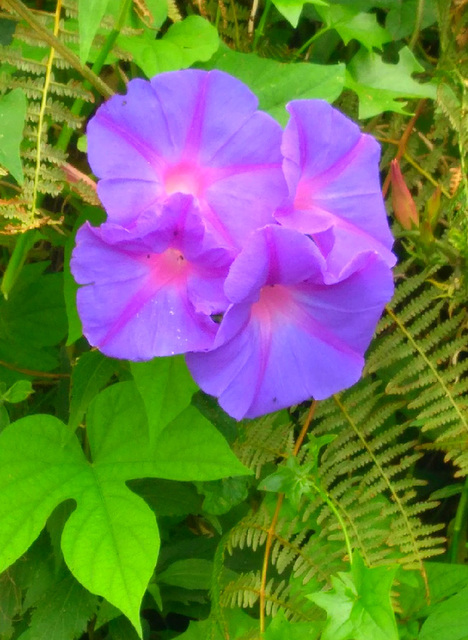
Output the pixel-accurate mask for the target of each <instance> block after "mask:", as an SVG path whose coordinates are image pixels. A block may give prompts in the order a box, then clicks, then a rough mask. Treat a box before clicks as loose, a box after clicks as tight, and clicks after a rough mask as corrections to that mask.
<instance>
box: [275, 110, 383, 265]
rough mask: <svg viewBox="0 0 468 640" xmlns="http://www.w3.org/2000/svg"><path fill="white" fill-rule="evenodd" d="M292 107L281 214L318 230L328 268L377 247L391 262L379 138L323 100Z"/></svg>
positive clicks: (285, 220) (287, 222)
mask: <svg viewBox="0 0 468 640" xmlns="http://www.w3.org/2000/svg"><path fill="white" fill-rule="evenodd" d="M287 109H288V111H289V112H290V114H291V118H290V120H289V122H288V125H287V126H286V129H285V131H284V135H283V144H282V150H283V155H284V164H283V168H284V173H285V177H286V181H287V183H288V187H289V201H288V203H287V205H284V206H282V207H281V208H280V209H279V211H278V212H277V214H276V218H277V220H278V221H279V222H280V223H281V224H282V225H284V226H287V227H289V228H292V229H297V230H298V231H301V232H302V233H306V234H310V235H311V236H313V238H314V240H315V242H316V244H317V245H318V246H319V247H320V248H321V250H322V253H324V254H325V255H327V257H328V269H329V270H333V271H335V272H339V271H340V270H341V268H342V266H343V265H345V264H347V263H348V262H349V261H350V260H352V259H353V257H354V256H355V255H356V254H357V253H360V252H362V251H376V252H377V253H379V254H380V255H381V256H382V258H383V259H384V260H385V262H386V263H387V264H388V265H389V266H390V267H392V266H393V265H394V264H395V256H394V255H393V254H392V253H391V248H392V245H393V237H392V235H391V233H390V229H389V227H388V222H387V216H386V213H385V207H384V203H383V198H382V193H381V188H380V180H379V157H380V147H379V144H378V142H377V141H376V140H375V139H374V138H373V137H372V136H369V135H367V134H363V133H361V131H360V130H359V127H358V126H357V125H356V124H355V123H354V122H352V121H351V120H349V119H348V118H347V117H346V116H344V115H343V114H342V113H340V112H339V111H338V110H337V109H334V108H333V107H332V106H331V105H329V104H328V103H326V102H324V101H322V100H296V101H293V102H290V103H289V104H288V106H287ZM331 247H333V252H332V253H331V254H330V253H329V252H330V248H331Z"/></svg>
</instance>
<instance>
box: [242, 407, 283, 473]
mask: <svg viewBox="0 0 468 640" xmlns="http://www.w3.org/2000/svg"><path fill="white" fill-rule="evenodd" d="M241 432H242V433H241V436H240V437H239V438H238V440H237V441H236V443H235V444H234V451H235V453H236V455H237V457H238V458H239V460H240V461H241V462H242V463H243V464H244V465H245V466H246V467H249V468H250V469H252V471H255V474H256V477H257V478H259V477H260V473H261V469H262V467H263V466H264V465H265V464H267V463H268V462H274V461H275V460H277V459H278V458H283V457H285V456H286V455H288V454H289V453H290V452H291V451H292V447H293V441H292V438H293V431H292V428H291V425H290V424H289V423H287V422H286V423H284V421H282V420H281V419H279V420H278V419H276V418H275V416H274V415H273V416H271V415H270V416H265V417H263V418H259V419H258V420H254V421H249V422H248V423H247V424H245V425H243V427H241Z"/></svg>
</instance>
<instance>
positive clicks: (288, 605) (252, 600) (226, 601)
mask: <svg viewBox="0 0 468 640" xmlns="http://www.w3.org/2000/svg"><path fill="white" fill-rule="evenodd" d="M260 588H261V576H260V572H258V571H256V572H251V573H247V574H242V575H241V576H239V578H237V579H236V580H234V581H232V582H230V583H229V584H228V585H227V586H226V587H225V589H224V590H223V593H222V596H221V605H222V607H230V608H234V607H241V608H243V609H247V608H251V607H253V606H255V604H256V603H257V601H258V599H259V597H260ZM279 609H282V610H283V611H284V613H285V615H286V617H287V618H288V619H289V620H290V621H291V622H297V621H307V620H312V619H314V616H313V614H312V613H311V612H312V611H313V609H314V607H313V605H312V604H311V603H309V602H308V601H307V600H305V598H304V597H303V596H301V595H300V594H293V593H292V590H291V587H290V585H288V584H287V582H286V580H281V581H279V582H277V581H276V580H274V579H273V578H272V579H271V580H269V581H268V583H267V585H266V587H265V611H266V614H267V615H271V616H274V615H276V613H277V612H278V610H279Z"/></svg>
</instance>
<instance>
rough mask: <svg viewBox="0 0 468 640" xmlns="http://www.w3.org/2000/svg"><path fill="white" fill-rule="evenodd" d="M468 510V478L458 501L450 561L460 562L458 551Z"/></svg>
mask: <svg viewBox="0 0 468 640" xmlns="http://www.w3.org/2000/svg"><path fill="white" fill-rule="evenodd" d="M467 511H468V478H467V479H466V480H465V484H464V485H463V490H462V492H461V496H460V502H459V503H458V508H457V513H456V515H455V522H454V525H453V536H452V542H451V544H450V551H449V556H450V562H452V563H453V564H455V563H457V562H459V559H458V552H459V547H460V538H461V536H462V533H463V529H465V528H466V516H467Z"/></svg>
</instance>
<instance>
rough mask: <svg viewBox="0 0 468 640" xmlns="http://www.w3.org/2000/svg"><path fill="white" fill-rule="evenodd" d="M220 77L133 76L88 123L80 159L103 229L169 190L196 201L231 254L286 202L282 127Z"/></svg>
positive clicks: (131, 217)
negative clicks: (94, 190)
mask: <svg viewBox="0 0 468 640" xmlns="http://www.w3.org/2000/svg"><path fill="white" fill-rule="evenodd" d="M257 105H258V100H257V98H256V96H255V95H254V94H253V93H252V92H251V91H250V89H248V87H246V86H245V85H244V84H243V83H242V82H240V81H239V80H237V79H236V78H233V77H232V76H230V75H228V74H226V73H223V72H221V71H216V70H215V71H201V70H198V69H186V70H183V71H174V72H168V73H162V74H160V75H158V76H156V77H154V78H153V79H152V80H151V81H149V82H148V81H145V80H140V79H135V80H132V81H130V83H129V84H128V91H127V95H125V96H120V95H119V96H114V97H112V98H111V99H110V100H108V101H107V102H106V103H105V104H104V105H102V106H101V107H100V108H99V109H98V111H97V113H96V115H95V116H94V117H93V118H92V119H91V120H90V122H89V125H88V129H87V136H88V157H89V162H90V165H91V168H92V169H93V171H94V173H95V174H96V175H97V176H98V178H100V181H99V183H98V194H99V197H100V198H101V201H102V203H103V205H104V208H105V209H106V211H107V214H108V220H109V222H112V223H115V224H118V225H120V226H123V227H125V228H127V229H128V230H133V229H134V227H135V225H137V224H138V220H139V218H140V217H141V216H142V215H143V216H144V215H148V214H152V215H155V214H156V213H157V211H158V207H159V205H160V203H161V202H163V201H165V200H166V198H167V197H168V196H171V195H172V194H176V193H183V194H189V195H191V196H193V197H194V198H196V199H197V202H198V206H199V209H200V215H201V218H202V220H203V223H204V225H205V227H206V229H207V230H208V231H209V232H210V233H211V234H212V235H213V236H214V238H215V239H216V241H217V242H218V244H219V245H220V246H228V247H230V248H231V249H232V250H233V251H234V252H237V251H238V250H239V249H240V248H241V246H242V244H243V242H244V240H245V238H246V237H247V236H248V234H249V233H250V232H251V231H254V230H255V229H257V228H259V227H262V226H264V225H265V224H268V223H271V222H273V221H274V220H273V213H274V211H275V209H276V208H277V207H278V206H279V204H280V203H281V202H282V201H283V200H284V198H285V197H286V196H287V186H286V183H285V180H284V176H283V173H282V166H281V165H282V156H281V149H280V145H281V135H282V130H281V127H280V126H279V124H278V123H277V122H275V121H274V120H273V119H272V118H271V117H270V116H269V115H267V114H266V113H263V112H260V111H257Z"/></svg>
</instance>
